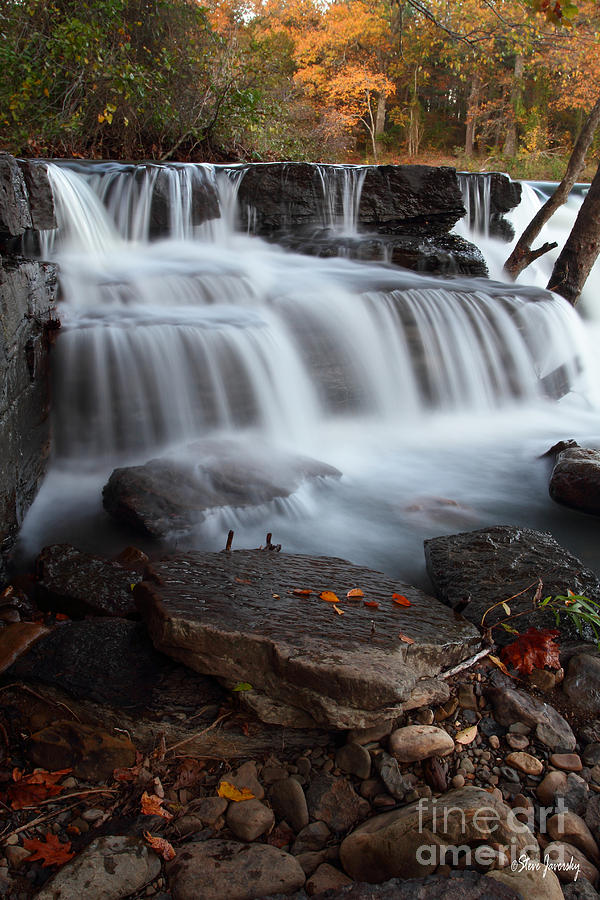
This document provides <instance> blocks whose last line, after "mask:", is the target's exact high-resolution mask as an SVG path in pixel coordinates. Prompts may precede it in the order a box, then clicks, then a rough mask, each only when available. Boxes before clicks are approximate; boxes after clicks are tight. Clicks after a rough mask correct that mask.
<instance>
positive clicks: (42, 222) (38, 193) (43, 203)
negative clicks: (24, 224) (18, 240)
mask: <svg viewBox="0 0 600 900" xmlns="http://www.w3.org/2000/svg"><path fill="white" fill-rule="evenodd" d="M17 163H18V165H19V168H20V169H21V172H22V173H23V178H24V179H25V186H26V188H27V196H28V198H29V211H30V213H31V223H32V226H33V228H34V229H35V230H36V231H46V230H48V229H53V228H56V226H57V222H56V212H55V209H54V194H53V192H52V185H51V184H50V179H49V178H48V165H47V163H45V162H43V161H42V160H40V159H19V160H17Z"/></svg>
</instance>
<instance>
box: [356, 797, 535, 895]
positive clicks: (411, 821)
mask: <svg viewBox="0 0 600 900" xmlns="http://www.w3.org/2000/svg"><path fill="white" fill-rule="evenodd" d="M488 841H490V842H494V843H496V842H498V843H500V844H506V845H508V846H510V847H511V850H512V848H514V852H515V854H516V856H517V857H518V856H519V855H520V854H521V853H525V852H526V853H528V855H529V856H530V857H531V859H533V860H537V859H539V848H538V844H537V841H536V839H535V837H534V836H533V834H532V833H531V832H530V831H529V829H528V828H526V827H525V826H524V825H523V824H522V823H520V822H519V821H518V820H517V818H516V816H515V814H514V813H513V811H512V810H511V809H510V808H509V807H508V806H507V805H506V804H505V803H504V802H503V801H502V800H500V799H498V797H497V796H496V795H494V794H489V793H488V792H487V791H485V790H483V788H477V787H464V788H459V789H457V790H452V791H449V792H448V793H446V794H444V795H443V796H442V797H440V798H438V799H437V800H427V799H421V800H419V801H417V802H415V803H411V804H409V805H408V806H404V807H402V808H401V809H398V810H395V811H394V812H389V813H383V814H382V815H380V816H376V817H375V818H372V819H368V820H367V821H366V822H365V823H364V824H363V825H361V826H359V827H358V828H357V829H356V830H355V831H353V832H352V834H350V835H348V837H347V838H345V840H344V841H343V842H342V844H341V847H340V860H341V862H342V865H343V867H344V870H345V871H346V872H347V873H348V875H350V876H351V877H352V878H354V879H355V880H356V881H369V882H375V883H378V882H382V881H385V880H386V879H388V878H412V877H418V876H422V875H427V874H431V873H432V872H433V871H434V870H435V869H436V868H437V866H438V865H439V864H440V863H443V862H444V859H441V858H440V857H441V856H443V855H444V852H443V850H442V849H440V848H443V847H450V848H452V847H455V848H458V847H462V848H464V847H465V845H469V846H471V847H472V848H473V849H474V848H475V847H476V846H479V845H480V844H482V843H484V842H488ZM487 850H488V851H489V850H490V848H489V847H488V848H487ZM480 852H481V853H484V851H483V850H482V851H480ZM485 852H487V851H485ZM474 859H475V860H477V857H474ZM481 861H483V857H481ZM490 861H491V859H490V858H489V857H488V859H487V862H488V864H489V862H490ZM451 864H452V863H451ZM457 864H458V861H457V860H454V865H457Z"/></svg>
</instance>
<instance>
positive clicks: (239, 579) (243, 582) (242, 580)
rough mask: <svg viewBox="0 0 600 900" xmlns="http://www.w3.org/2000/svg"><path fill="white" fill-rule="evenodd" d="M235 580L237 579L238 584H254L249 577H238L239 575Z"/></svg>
mask: <svg viewBox="0 0 600 900" xmlns="http://www.w3.org/2000/svg"><path fill="white" fill-rule="evenodd" d="M233 580H234V581H237V583H238V584H252V582H251V581H250V579H249V578H238V577H237V575H236V577H235V578H234V579H233Z"/></svg>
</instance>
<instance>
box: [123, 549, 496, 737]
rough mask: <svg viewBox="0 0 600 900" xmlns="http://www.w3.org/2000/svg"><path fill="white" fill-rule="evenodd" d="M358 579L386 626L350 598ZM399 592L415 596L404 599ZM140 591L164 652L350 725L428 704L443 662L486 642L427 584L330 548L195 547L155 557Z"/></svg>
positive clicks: (323, 720) (321, 719)
mask: <svg viewBox="0 0 600 900" xmlns="http://www.w3.org/2000/svg"><path fill="white" fill-rule="evenodd" d="M357 584H360V585H362V587H363V590H365V591H366V590H368V592H369V597H371V598H376V599H379V600H380V601H381V602H380V606H379V609H378V610H377V614H376V622H377V624H376V626H375V628H374V629H373V626H372V624H371V623H372V622H373V621H375V620H374V616H373V611H372V610H371V609H368V608H367V607H365V606H364V605H363V603H362V602H360V600H359V601H358V602H356V601H347V600H346V599H345V598H346V593H347V592H348V590H349V589H351V588H353V587H355V586H356V585H357ZM297 590H310V591H312V593H311V594H310V595H309V596H301V595H298V594H295V593H294V591H297ZM323 591H331V592H334V593H335V594H336V595H337V596H338V597H339V598H342V599H341V600H340V601H339V604H337V606H338V609H340V610H341V611H342V612H343V615H339V614H338V613H337V612H336V610H335V609H334V608H333V607H334V604H333V603H330V602H326V601H324V600H322V599H320V596H319V595H320V593H321V592H323ZM396 592H398V593H401V594H403V595H404V596H406V597H408V599H409V600H410V601H411V603H412V606H411V607H410V608H404V607H400V606H398V605H396V604H394V603H393V602H392V601H391V597H392V594H393V593H396ZM134 594H135V598H136V602H137V604H138V606H139V609H140V611H141V613H142V616H143V618H144V620H145V622H146V624H147V626H148V629H149V632H150V635H151V637H152V640H153V642H154V644H155V646H156V647H157V648H158V649H159V650H161V651H162V652H164V653H167V654H168V655H170V656H173V657H174V658H175V659H179V660H180V661H181V662H183V663H185V665H187V666H189V667H190V668H193V669H195V670H196V671H199V672H205V673H211V674H213V675H216V676H218V677H222V678H226V679H230V680H235V681H243V682H246V683H249V684H250V685H252V686H253V687H256V688H258V689H259V690H260V691H262V692H263V693H265V694H267V695H268V696H270V697H273V698H274V699H276V700H281V701H282V702H284V703H286V704H289V705H291V706H297V707H299V708H300V709H303V710H305V711H306V712H308V713H309V714H310V715H311V716H312V717H313V719H314V720H315V721H316V722H318V723H320V724H324V725H331V726H332V727H335V728H341V729H348V728H365V727H368V726H370V725H375V724H377V723H379V722H382V721H387V720H389V719H392V718H394V716H395V715H397V714H398V713H399V712H400V711H402V710H403V709H405V708H411V707H412V706H413V705H416V706H418V705H421V703H422V700H423V697H424V695H426V694H427V692H428V691H429V692H430V695H431V693H436V692H438V690H439V686H440V685H441V682H440V681H438V680H436V677H435V676H436V675H437V674H439V672H440V671H441V670H442V668H446V667H448V666H451V665H453V664H455V663H456V662H457V661H458V660H459V659H462V658H465V657H467V656H469V654H470V653H472V652H473V649H474V648H475V647H477V646H478V645H479V635H478V633H477V632H476V631H475V629H473V628H472V626H470V625H468V623H466V622H464V621H461V620H460V619H458V618H455V617H453V616H452V614H451V613H448V611H447V610H445V609H444V607H443V606H442V605H441V604H438V603H437V602H436V601H435V600H433V599H432V598H431V597H428V596H427V595H426V594H424V593H422V592H421V591H419V590H417V589H416V588H413V587H410V586H409V585H405V584H402V583H401V582H397V581H394V580H392V579H389V578H387V576H385V575H383V574H381V573H379V572H374V571H372V570H370V569H364V568H361V567H358V566H354V565H352V564H351V563H349V562H346V561H345V560H339V559H332V558H329V557H311V556H302V555H291V554H284V553H273V552H264V551H262V552H261V551H256V550H255V551H252V550H238V551H230V552H222V553H187V554H182V555H178V556H174V557H171V558H169V559H167V560H164V561H163V562H159V563H153V564H152V565H151V566H149V567H148V569H147V572H146V578H145V580H144V582H143V583H142V584H140V585H136V587H135V590H134ZM400 633H402V634H404V635H408V636H409V637H410V638H411V639H412V640H413V641H414V643H411V644H407V643H405V642H404V641H402V640H400V638H399V634H400ZM445 690H447V685H445ZM446 696H447V693H446Z"/></svg>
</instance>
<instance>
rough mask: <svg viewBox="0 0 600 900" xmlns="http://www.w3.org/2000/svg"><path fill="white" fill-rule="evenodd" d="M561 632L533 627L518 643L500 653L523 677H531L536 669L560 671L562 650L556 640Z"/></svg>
mask: <svg viewBox="0 0 600 900" xmlns="http://www.w3.org/2000/svg"><path fill="white" fill-rule="evenodd" d="M559 634H560V632H559V631H558V630H557V629H556V628H544V629H541V630H540V629H537V628H536V627H535V626H533V625H532V626H531V627H530V628H528V629H527V631H525V632H524V633H523V634H522V635H520V636H519V637H518V638H517V639H516V641H513V642H512V644H508V645H507V646H506V647H504V648H503V649H502V650H501V651H500V658H501V659H502V661H503V662H504V663H505V664H506V665H509V666H511V667H512V668H513V669H516V670H517V671H518V672H520V673H521V674H523V675H530V674H531V672H533V670H534V669H543V668H544V667H545V666H549V667H550V668H551V669H560V657H559V651H560V648H559V646H558V644H555V643H554V641H555V639H556V638H557V637H558V636H559Z"/></svg>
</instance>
